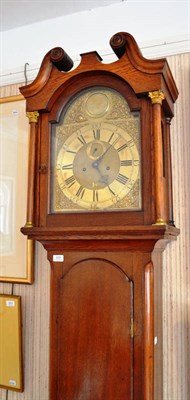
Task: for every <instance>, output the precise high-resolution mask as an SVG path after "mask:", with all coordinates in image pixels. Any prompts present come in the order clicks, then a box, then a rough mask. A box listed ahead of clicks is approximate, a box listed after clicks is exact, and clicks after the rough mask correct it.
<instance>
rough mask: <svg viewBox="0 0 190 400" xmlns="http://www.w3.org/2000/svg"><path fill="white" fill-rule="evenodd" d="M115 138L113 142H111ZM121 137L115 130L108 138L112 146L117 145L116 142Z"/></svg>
mask: <svg viewBox="0 0 190 400" xmlns="http://www.w3.org/2000/svg"><path fill="white" fill-rule="evenodd" d="M114 136H116V138H114ZM112 139H113V142H112V143H111V141H112ZM119 139H120V136H119V135H117V134H116V133H115V132H113V133H112V134H111V136H110V138H109V140H108V143H110V144H111V145H112V146H115V144H116V143H117V142H118V140H119Z"/></svg>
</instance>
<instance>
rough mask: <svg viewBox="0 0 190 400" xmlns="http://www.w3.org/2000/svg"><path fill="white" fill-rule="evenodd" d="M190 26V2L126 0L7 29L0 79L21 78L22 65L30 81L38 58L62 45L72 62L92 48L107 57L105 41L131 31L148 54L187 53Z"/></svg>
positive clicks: (2, 40)
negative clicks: (25, 67) (122, 32)
mask: <svg viewBox="0 0 190 400" xmlns="http://www.w3.org/2000/svg"><path fill="white" fill-rule="evenodd" d="M87 3H88V0H87ZM25 7H27V4H26V6H25ZM189 27H190V2H189V0H177V1H176V0H164V1H163V0H151V1H150V0H127V1H121V2H120V3H119V4H113V5H111V6H107V7H99V8H96V9H92V10H87V11H83V12H80V13H76V14H71V15H67V16H65V17H61V16H60V17H59V18H55V19H52V20H47V21H42V22H41V23H35V24H32V25H26V26H22V27H20V28H17V29H12V30H8V31H5V32H2V33H1V34H0V43H1V62H0V82H1V85H8V84H10V83H15V82H22V81H24V65H25V63H28V64H29V65H27V75H28V79H29V80H33V79H34V77H35V76H36V74H37V71H38V68H39V65H40V64H41V60H42V58H43V57H44V55H45V54H46V53H47V52H48V51H49V50H50V49H52V48H53V47H55V46H61V47H63V49H65V51H66V52H68V54H69V55H70V56H71V58H73V59H74V60H75V61H76V64H77V61H78V60H79V59H80V56H79V54H81V53H84V52H88V51H92V50H97V51H98V52H99V53H100V55H106V56H107V57H109V56H110V54H112V53H113V52H112V50H111V48H110V47H109V40H110V38H111V36H112V35H114V34H115V33H117V32H121V31H124V32H129V33H131V34H132V35H133V36H134V37H135V39H136V41H137V43H138V45H139V47H140V48H141V50H142V52H143V54H144V55H145V56H148V57H149V58H150V57H158V56H159V55H161V56H163V55H167V56H168V55H170V54H179V53H185V52H186V51H190V30H189ZM107 57H106V58H107ZM111 57H113V56H112V55H111Z"/></svg>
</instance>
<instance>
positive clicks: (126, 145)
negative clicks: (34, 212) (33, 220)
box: [51, 87, 141, 212]
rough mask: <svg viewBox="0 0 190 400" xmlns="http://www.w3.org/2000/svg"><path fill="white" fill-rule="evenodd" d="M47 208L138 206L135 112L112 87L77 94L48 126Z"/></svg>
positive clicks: (136, 115)
mask: <svg viewBox="0 0 190 400" xmlns="http://www.w3.org/2000/svg"><path fill="white" fill-rule="evenodd" d="M51 162H52V179H51V212H63V211H64V212H66V211H79V212H80V211H81V212H82V211H87V210H89V211H90V210H108V211H109V210H112V211H113V210H125V209H127V210H140V209H141V177H140V167H141V159H140V115H139V112H135V113H133V112H131V111H130V109H129V106H128V103H127V102H126V100H125V99H124V98H123V97H122V96H121V95H120V94H119V93H118V92H117V91H115V90H113V89H108V88H102V87H101V88H93V89H88V90H86V91H83V92H82V93H80V95H78V96H76V97H75V98H74V100H72V102H70V104H69V105H68V107H67V109H66V110H65V111H64V112H63V115H62V118H61V120H60V122H59V123H58V124H56V125H54V126H53V129H52V156H51Z"/></svg>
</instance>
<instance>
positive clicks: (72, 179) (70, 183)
mask: <svg viewBox="0 0 190 400" xmlns="http://www.w3.org/2000/svg"><path fill="white" fill-rule="evenodd" d="M75 182H76V179H75V177H74V175H72V176H70V177H69V178H67V179H65V183H66V185H67V186H68V187H69V188H70V187H71V186H73V185H74V183H75Z"/></svg>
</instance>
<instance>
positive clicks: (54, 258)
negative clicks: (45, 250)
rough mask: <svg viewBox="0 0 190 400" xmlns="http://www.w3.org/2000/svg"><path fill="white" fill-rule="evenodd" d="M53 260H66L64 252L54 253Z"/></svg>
mask: <svg viewBox="0 0 190 400" xmlns="http://www.w3.org/2000/svg"><path fill="white" fill-rule="evenodd" d="M53 261H55V262H63V261H64V255H63V254H54V255H53Z"/></svg>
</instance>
